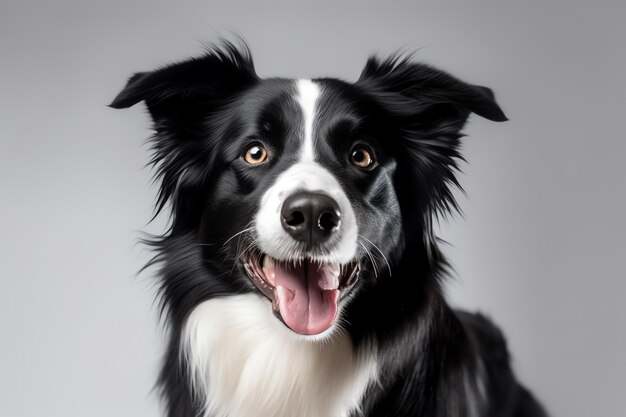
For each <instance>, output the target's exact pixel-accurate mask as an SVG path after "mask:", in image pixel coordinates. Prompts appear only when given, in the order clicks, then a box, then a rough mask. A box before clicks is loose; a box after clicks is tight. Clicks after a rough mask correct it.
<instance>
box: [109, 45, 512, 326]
mask: <svg viewBox="0 0 626 417" xmlns="http://www.w3.org/2000/svg"><path fill="white" fill-rule="evenodd" d="M141 100H145V101H146V103H147V105H148V108H149V110H150V112H151V114H152V116H153V119H154V121H155V127H156V134H155V137H154V143H155V145H154V148H155V163H157V164H158V166H159V170H160V171H159V172H160V175H161V176H162V184H163V185H162V188H161V199H160V200H161V204H164V203H165V202H167V201H170V202H171V204H172V212H173V224H172V231H171V233H170V235H171V236H186V237H187V238H188V239H190V240H191V242H189V246H190V250H192V249H193V250H198V251H200V252H201V259H202V265H200V266H198V268H202V269H204V270H205V277H206V282H203V281H202V280H197V281H196V282H194V284H193V286H194V288H192V289H190V291H197V292H198V293H203V286H206V288H207V290H206V291H204V292H205V293H206V295H207V296H210V295H211V294H210V292H211V291H210V290H208V288H214V287H215V283H214V282H215V281H219V282H220V283H221V284H222V286H221V287H220V288H229V289H230V291H236V292H241V291H252V292H257V293H259V294H260V295H262V296H264V297H265V298H267V301H268V308H272V309H273V311H274V312H275V316H276V318H277V319H278V320H281V321H282V322H283V323H284V324H285V325H286V326H287V327H288V328H290V329H291V330H293V331H294V332H296V333H299V334H303V335H316V334H324V333H325V332H328V331H330V330H331V329H332V328H333V326H334V324H335V322H336V321H337V318H338V317H339V316H340V313H341V310H342V308H343V306H344V305H345V304H346V303H347V302H348V301H349V300H350V298H351V297H352V296H353V295H354V294H355V293H356V292H358V291H359V288H361V287H364V286H374V285H375V283H376V280H377V279H379V275H389V274H390V273H391V269H392V268H393V263H394V262H395V261H396V259H395V257H394V256H393V255H394V253H398V252H399V251H398V248H400V247H405V246H407V245H411V244H412V242H422V241H423V239H424V235H425V234H428V233H430V231H429V230H428V227H429V226H428V224H429V223H428V219H429V218H430V216H432V214H433V213H434V212H435V211H436V210H437V209H442V208H446V206H447V205H449V204H454V203H453V200H452V199H451V196H450V193H449V190H448V184H449V183H450V182H455V180H454V173H453V170H454V169H455V167H456V165H455V161H454V158H455V157H456V156H457V153H456V142H457V140H458V137H459V131H460V129H461V127H462V126H463V124H464V122H465V120H466V118H467V116H468V114H469V112H470V111H474V112H476V113H479V114H481V115H483V116H485V117H487V118H490V119H493V120H503V119H504V115H503V114H502V113H501V111H500V109H499V108H498V106H497V105H496V104H495V102H494V101H493V96H492V95H491V94H490V92H489V91H488V90H487V89H484V88H482V87H475V86H470V85H468V84H465V83H462V82H460V81H458V80H456V79H454V78H452V77H450V76H448V75H447V74H444V73H442V72H439V71H436V70H432V69H430V68H428V67H424V66H419V65H415V64H410V63H408V62H407V61H395V60H390V61H386V62H384V63H378V62H377V61H375V60H370V61H369V62H368V66H367V67H366V69H365V70H364V72H363V74H362V76H361V78H360V79H359V81H358V82H356V83H347V82H343V81H339V80H335V79H316V80H286V79H266V80H263V79H259V78H258V77H257V76H256V74H255V73H254V69H253V67H252V64H251V61H250V59H249V57H248V55H246V54H245V53H241V52H240V51H238V50H236V49H235V48H234V47H232V45H228V44H227V45H226V46H225V48H224V49H222V50H215V51H212V52H210V53H209V54H208V55H207V56H205V57H203V58H200V59H196V60H191V61H187V62H184V63H181V64H176V65H173V66H170V67H167V68H165V69H162V70H159V71H155V72H152V73H147V74H146V73H144V74H138V75H136V76H134V77H133V78H131V80H130V81H129V84H128V85H127V87H126V88H125V89H124V91H122V93H120V95H118V97H117V98H116V99H115V101H114V102H113V104H112V106H113V107H118V108H119V107H128V106H131V105H133V104H135V103H137V102H139V101H141ZM212 281H213V283H211V282H212ZM165 285H167V283H165ZM178 285H180V283H179V284H178ZM186 285H189V283H187V284H186ZM221 291H224V290H221ZM270 306H271V307H270Z"/></svg>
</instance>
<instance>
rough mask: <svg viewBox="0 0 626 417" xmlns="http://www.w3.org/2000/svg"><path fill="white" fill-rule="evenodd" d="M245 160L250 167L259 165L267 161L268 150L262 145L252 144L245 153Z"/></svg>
mask: <svg viewBox="0 0 626 417" xmlns="http://www.w3.org/2000/svg"><path fill="white" fill-rule="evenodd" d="M243 160H244V161H246V163H247V164H250V165H259V164H262V163H263V162H265V161H267V149H265V147H264V146H263V145H261V144H260V143H251V144H250V145H248V147H247V148H246V151H245V152H244V153H243Z"/></svg>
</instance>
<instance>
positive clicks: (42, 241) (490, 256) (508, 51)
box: [0, 0, 626, 417]
mask: <svg viewBox="0 0 626 417" xmlns="http://www.w3.org/2000/svg"><path fill="white" fill-rule="evenodd" d="M624 16H626V5H625V4H624V3H623V1H600V2H593V3H592V2H583V1H565V0H563V1H538V0H537V1H524V2H521V1H520V2H505V1H496V0H494V1H471V2H470V1H461V0H460V1H454V2H453V1H437V2H431V3H430V4H427V2H423V1H395V2H391V1H387V2H383V1H379V2H373V1H367V2H365V1H339V0H335V1H317V2H310V3H307V4H305V3H302V4H300V3H297V2H292V1H284V2H276V1H263V2H252V1H250V2H245V3H241V2H237V1H224V2H221V3H218V2H213V1H207V0H203V1H194V2H156V1H148V0H144V1H107V2H95V1H89V2H88V1H79V0H76V1H70V0H65V1H43V0H41V1H37V2H31V1H25V0H3V1H2V3H0V60H1V61H0V140H1V147H0V199H1V200H0V201H1V204H0V210H1V212H0V222H1V229H0V230H1V233H2V239H1V241H0V242H1V243H0V245H1V246H0V268H1V269H0V271H1V280H0V337H1V338H2V339H1V341H0V415H2V416H7V417H9V416H44V415H45V416H64V417H65V416H86V415H88V416H112V415H116V416H117V415H123V416H137V417H143V416H156V415H158V414H159V413H160V405H159V401H158V398H157V395H156V393H155V392H153V391H151V390H152V387H153V384H154V381H155V379H156V375H157V371H158V367H159V361H160V356H161V352H162V351H163V335H162V332H161V329H160V328H159V327H158V324H157V314H156V309H155V307H154V305H153V298H154V291H153V288H152V287H151V284H152V279H151V277H150V276H149V274H147V275H139V276H138V277H136V276H135V275H136V273H137V271H138V270H139V269H140V267H141V266H142V265H143V264H144V263H145V261H146V260H147V259H148V257H149V253H148V251H147V250H146V249H145V248H143V247H142V246H141V245H138V244H137V239H138V238H139V237H140V233H139V231H140V230H147V231H150V232H159V231H162V230H163V227H164V224H165V220H164V219H163V218H159V219H157V221H156V222H154V223H152V224H150V225H148V226H146V222H147V221H148V220H149V218H150V217H151V214H152V203H153V202H154V196H155V191H156V190H155V186H154V185H150V176H151V172H150V170H149V169H144V165H145V164H146V163H147V161H148V148H147V146H146V145H144V141H145V139H146V138H147V137H148V136H149V135H150V129H149V119H148V116H147V114H146V111H145V109H144V108H143V106H142V105H140V106H136V107H135V108H133V109H131V110H127V111H115V110H112V109H110V108H107V107H106V104H108V103H109V102H110V101H111V100H112V98H113V97H114V96H115V95H116V93H117V92H118V91H119V90H120V89H121V88H122V87H123V85H124V84H125V82H126V80H127V78H128V77H129V76H130V75H131V73H133V72H135V71H142V70H150V69H153V68H156V67H158V66H160V65H163V64H166V63H169V62H172V61H174V60H178V59H183V58H186V57H189V56H192V55H197V54H199V53H201V52H202V49H203V44H205V43H210V42H213V41H215V40H216V39H217V37H218V36H219V35H225V36H227V37H228V36H230V33H232V32H234V33H239V34H241V35H242V36H243V37H245V38H246V39H247V41H248V42H249V44H250V47H251V49H252V52H253V55H254V58H255V62H256V67H257V71H258V73H259V74H260V75H261V76H287V77H314V76H338V77H341V78H344V79H347V80H355V79H356V78H357V77H358V75H359V73H360V70H361V68H362V66H363V64H364V63H365V60H366V58H367V56H368V55H370V54H371V53H380V54H386V53H390V52H393V51H395V50H396V49H398V48H404V49H406V50H418V53H417V54H416V55H415V57H416V59H418V60H421V61H424V62H427V63H430V64H434V65H436V66H439V67H441V68H443V69H445V70H447V71H449V72H451V73H453V74H455V75H457V76H458V77H460V78H462V79H464V80H467V81H469V82H472V83H477V84H483V85H487V86H489V87H491V88H493V90H494V91H495V92H496V96H497V98H498V101H499V103H500V104H501V105H502V108H503V109H504V111H505V112H506V113H507V115H508V116H509V117H510V119H511V120H510V122H508V123H501V124H496V123H490V122H487V121H485V120H482V119H480V118H478V117H475V116H473V117H472V118H471V119H470V122H469V124H468V125H467V128H466V133H467V134H468V135H469V136H468V137H466V138H464V140H463V141H464V144H463V148H464V151H465V156H466V157H467V160H468V163H464V164H462V167H463V171H464V173H463V174H461V176H460V179H461V183H462V185H463V186H464V188H465V190H466V192H467V196H464V195H463V194H462V193H458V196H459V199H460V204H461V207H462V209H463V211H464V217H461V216H458V215H457V216H455V217H453V218H452V219H450V220H449V221H446V222H443V223H442V224H441V227H440V228H441V233H440V234H441V236H442V237H443V238H444V239H446V240H447V241H448V242H450V245H447V246H446V247H445V251H446V253H447V254H448V255H449V257H450V258H451V261H452V263H453V265H454V266H455V270H456V273H455V275H454V277H452V278H451V279H450V280H449V281H448V286H447V291H448V295H449V298H450V300H451V301H452V303H453V304H454V305H456V306H462V307H465V308H469V309H472V310H476V309H479V310H481V311H483V312H485V313H486V314H487V315H489V316H491V317H492V318H494V319H495V321H496V322H497V323H498V324H499V325H501V326H502V328H503V329H504V331H505V333H506V335H507V336H508V340H509V345H510V349H511V351H512V355H513V361H514V367H515V370H516V372H517V373H518V375H519V376H520V378H521V380H522V381H523V382H524V383H525V384H527V385H528V386H529V387H530V388H531V389H532V390H533V391H534V392H535V393H536V395H537V396H538V397H539V398H540V399H541V400H542V401H544V402H545V404H546V405H547V408H548V409H549V411H550V412H551V413H552V415H554V416H568V417H589V416H602V417H621V416H624V415H625V414H624V413H625V412H626V407H625V405H624V398H625V397H626V382H625V380H624V375H626V359H625V355H626V325H625V324H624V321H625V319H626V303H625V302H624V297H625V294H626V282H625V275H626V274H625V273H624V258H625V257H626V251H625V246H626V245H625V243H624V239H625V233H626V230H625V229H626V228H625V225H626V221H625V220H624V213H626V196H625V194H626V191H625V189H626V186H625V185H624V182H625V180H626V175H625V174H624V170H623V167H624V160H625V158H626V137H625V135H624V127H623V126H624V119H625V118H626V82H625V80H624V74H626V49H625V47H624V40H626V25H625V24H624Z"/></svg>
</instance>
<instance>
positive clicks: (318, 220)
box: [280, 192, 341, 246]
mask: <svg viewBox="0 0 626 417" xmlns="http://www.w3.org/2000/svg"><path fill="white" fill-rule="evenodd" d="M280 217H281V223H282V225H283V228H284V229H285V230H286V231H287V233H289V234H290V235H291V236H292V237H293V238H294V239H296V240H298V241H300V242H306V243H307V244H308V246H313V245H315V244H319V243H323V242H325V241H327V240H328V239H329V238H330V236H331V235H332V234H333V233H334V232H336V231H337V230H338V229H339V224H340V223H341V218H340V217H341V212H340V211H339V206H338V205H337V202H336V201H335V200H333V199H332V198H330V197H329V196H327V195H324V194H318V193H308V192H300V193H296V194H293V195H292V196H290V197H289V198H287V200H285V202H284V203H283V208H282V210H281V212H280Z"/></svg>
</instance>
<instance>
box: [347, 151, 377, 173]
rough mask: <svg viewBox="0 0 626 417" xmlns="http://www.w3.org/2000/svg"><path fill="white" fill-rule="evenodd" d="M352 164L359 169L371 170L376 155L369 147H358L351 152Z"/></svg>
mask: <svg viewBox="0 0 626 417" xmlns="http://www.w3.org/2000/svg"><path fill="white" fill-rule="evenodd" d="M350 163H351V164H352V165H354V166H355V167H357V168H361V169H370V168H372V167H373V165H374V155H373V153H372V151H370V150H369V149H368V148H367V147H365V146H362V145H357V146H355V147H354V148H352V150H351V151H350Z"/></svg>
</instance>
